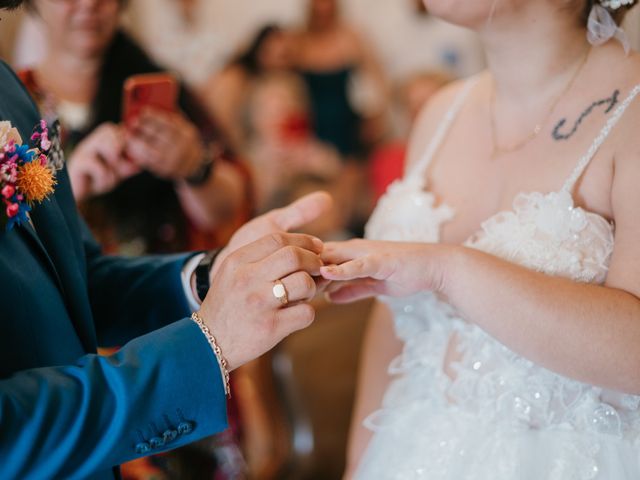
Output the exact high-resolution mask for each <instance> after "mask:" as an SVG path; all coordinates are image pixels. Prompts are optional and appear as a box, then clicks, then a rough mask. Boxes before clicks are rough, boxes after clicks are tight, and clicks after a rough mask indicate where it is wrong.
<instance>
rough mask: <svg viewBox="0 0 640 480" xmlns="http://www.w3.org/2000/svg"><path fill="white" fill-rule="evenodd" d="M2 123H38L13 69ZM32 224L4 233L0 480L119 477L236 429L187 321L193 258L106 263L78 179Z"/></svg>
mask: <svg viewBox="0 0 640 480" xmlns="http://www.w3.org/2000/svg"><path fill="white" fill-rule="evenodd" d="M0 120H9V121H11V123H12V124H13V126H15V127H16V128H18V130H19V131H20V134H21V136H22V138H23V141H28V138H29V135H30V133H31V131H32V128H33V127H34V126H35V125H36V123H37V122H38V120H39V117H38V113H37V111H36V108H35V106H34V105H33V102H32V101H31V99H30V98H29V96H28V94H27V93H26V92H25V90H24V89H23V87H22V85H21V84H20V83H19V81H18V80H17V79H16V77H15V76H14V74H13V72H11V70H10V69H9V68H8V67H7V66H6V65H5V64H3V63H1V62H0ZM1 213H2V214H4V212H1ZM31 218H32V221H33V225H34V226H35V229H34V228H33V227H32V226H31V225H24V226H20V227H17V228H14V229H13V230H11V231H9V232H5V231H4V230H3V231H0V478H2V479H3V480H8V479H38V480H41V479H48V478H56V479H60V478H64V479H80V478H96V479H102V478H111V479H113V478H114V475H115V476H118V469H117V465H118V464H120V463H122V462H125V461H128V460H131V459H134V458H137V457H140V456H144V455H148V454H151V453H156V452H160V451H163V450H168V449H172V448H175V447H178V446H180V445H183V444H185V443H189V442H192V441H194V440H197V439H199V438H201V437H204V436H207V435H211V434H212V433H215V432H217V431H220V430H223V429H224V428H226V402H225V396H224V389H223V384H222V380H221V375H220V371H219V368H218V365H217V362H216V359H215V356H214V355H213V352H212V350H211V348H210V347H209V345H208V343H207V341H206V339H205V338H204V336H203V335H202V333H201V332H200V330H199V328H198V326H197V325H195V323H194V322H192V321H191V320H190V319H188V318H185V317H188V315H189V311H188V306H187V301H186V298H185V296H184V292H183V289H182V285H181V282H180V271H181V268H182V266H183V264H184V261H185V258H186V257H185V256H172V257H146V258H140V259H124V258H117V257H109V256H104V255H102V254H101V252H100V249H99V248H98V246H97V245H96V243H95V242H94V241H93V239H92V238H91V235H90V234H89V233H88V230H87V228H86V226H85V225H84V224H83V222H82V221H81V219H80V218H79V217H78V214H77V211H76V207H75V203H74V199H73V196H72V193H71V188H70V184H69V179H68V176H67V173H66V170H63V171H60V172H58V185H57V187H56V193H55V195H54V196H53V197H52V198H51V199H50V200H47V201H45V202H44V203H43V204H41V205H38V206H36V207H35V208H34V209H33V211H32V214H31ZM97 345H100V346H110V345H124V347H123V348H122V349H121V350H120V351H119V352H118V353H117V354H115V355H113V356H111V357H102V356H98V355H96V354H95V352H96V346H97Z"/></svg>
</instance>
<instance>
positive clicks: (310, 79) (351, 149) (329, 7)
mask: <svg viewBox="0 0 640 480" xmlns="http://www.w3.org/2000/svg"><path fill="white" fill-rule="evenodd" d="M295 45H296V50H295V65H296V67H297V68H298V69H299V70H300V72H301V73H302V75H303V77H304V79H305V81H306V82H307V86H308V88H309V93H310V96H311V107H312V113H313V118H312V121H313V125H314V129H315V132H316V134H317V135H318V138H320V140H322V141H324V142H327V143H329V144H331V145H333V146H334V147H335V148H337V149H338V151H339V152H340V153H341V154H342V155H343V156H344V158H345V159H349V158H352V157H358V156H361V155H362V153H363V149H364V147H365V146H367V144H368V143H370V142H371V140H372V138H364V136H363V132H364V131H365V130H368V131H377V130H380V128H381V127H379V128H371V125H373V124H383V123H384V122H383V121H382V120H383V118H384V112H385V109H386V96H387V84H386V79H385V75H384V72H383V70H382V68H381V66H380V64H379V63H378V60H377V58H376V55H375V53H374V52H373V51H372V49H371V48H370V46H369V45H368V44H367V42H366V40H365V39H364V38H362V36H361V35H360V34H359V33H358V32H356V30H355V29H354V28H352V27H351V26H350V25H349V24H347V23H346V22H345V21H344V20H342V19H341V17H340V12H339V4H338V1H337V0H309V2H308V20H307V25H306V28H305V29H304V30H302V31H301V32H298V33H297V35H296V37H295ZM355 78H359V79H361V80H364V82H361V84H360V85H359V87H360V88H358V89H357V92H358V93H359V94H360V97H364V96H365V95H363V93H364V91H365V90H367V91H369V92H371V93H370V94H368V95H366V97H367V98H366V100H364V99H363V100H362V101H361V102H360V108H356V105H355V104H354V99H355V98H354V95H351V90H350V88H349V85H350V84H351V83H352V82H353V81H354V79H355ZM365 86H368V87H367V88H365ZM363 117H365V119H367V120H368V121H369V123H370V125H369V126H368V128H365V125H364V124H363ZM374 136H376V135H374Z"/></svg>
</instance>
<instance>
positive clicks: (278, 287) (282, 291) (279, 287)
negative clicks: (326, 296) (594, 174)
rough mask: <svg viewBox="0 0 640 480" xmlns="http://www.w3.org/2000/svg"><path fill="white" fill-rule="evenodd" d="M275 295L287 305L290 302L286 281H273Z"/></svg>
mask: <svg viewBox="0 0 640 480" xmlns="http://www.w3.org/2000/svg"><path fill="white" fill-rule="evenodd" d="M273 296H274V297H276V298H277V299H278V300H280V303H281V304H282V305H284V306H287V305H288V304H289V295H288V294H287V289H286V288H285V287H284V283H282V282H281V281H280V280H276V281H275V282H273Z"/></svg>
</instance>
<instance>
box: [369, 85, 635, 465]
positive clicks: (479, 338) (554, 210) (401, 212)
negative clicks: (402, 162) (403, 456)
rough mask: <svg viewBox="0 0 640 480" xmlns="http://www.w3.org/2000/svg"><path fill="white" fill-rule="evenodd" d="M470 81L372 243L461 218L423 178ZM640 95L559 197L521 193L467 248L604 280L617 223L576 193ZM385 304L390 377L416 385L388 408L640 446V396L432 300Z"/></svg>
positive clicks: (380, 218)
mask: <svg viewBox="0 0 640 480" xmlns="http://www.w3.org/2000/svg"><path fill="white" fill-rule="evenodd" d="M474 83H475V81H474V80H470V81H468V82H467V84H466V85H465V86H464V87H463V89H462V91H461V93H460V94H459V96H458V98H457V99H456V100H455V102H454V104H453V106H452V107H451V110H450V111H449V112H448V113H447V116H446V117H445V119H444V121H443V122H442V123H441V125H440V128H439V129H438V131H437V132H436V134H435V136H434V139H433V141H432V143H431V144H430V146H429V148H428V150H427V152H426V154H425V156H424V157H423V158H422V159H421V161H420V162H418V163H417V165H416V166H415V168H413V169H412V170H410V171H409V172H408V173H407V175H406V176H405V178H403V179H402V180H399V181H397V182H395V183H394V184H393V185H392V186H391V187H390V188H389V190H388V191H387V193H386V194H385V195H384V196H383V197H382V198H381V200H380V202H379V204H378V206H377V208H376V210H375V212H374V214H373V215H372V217H371V219H370V221H369V224H368V225H367V230H366V233H367V237H368V238H372V239H379V240H394V241H423V242H437V241H438V240H439V236H440V229H441V225H442V224H443V223H444V222H447V221H449V220H451V219H452V218H453V216H454V214H455V212H454V210H453V209H452V208H451V207H449V206H447V205H446V204H441V205H436V201H435V197H434V195H433V194H432V193H430V192H429V191H428V190H427V189H426V185H425V180H424V179H425V171H426V169H427V166H428V164H429V163H430V161H431V158H432V157H433V156H434V154H435V152H436V151H437V149H438V147H439V145H440V143H441V142H442V141H443V139H444V137H445V135H446V133H447V131H448V129H449V127H450V125H451V123H452V122H453V120H454V118H455V116H456V114H457V112H458V110H459V109H460V106H461V105H462V103H463V101H464V99H465V97H466V96H467V94H468V92H469V91H470V89H471V88H472V87H473V85H474ZM639 92H640V85H638V86H636V87H635V88H634V89H633V90H632V91H631V92H630V94H629V95H628V97H627V98H626V99H625V101H624V102H623V103H622V104H620V105H619V106H618V108H617V109H616V110H615V112H614V113H613V114H611V116H610V117H609V119H608V121H607V122H606V124H605V125H604V127H603V128H602V130H601V132H600V134H599V135H598V137H597V138H596V139H595V140H594V142H593V144H592V145H591V148H590V149H589V151H588V152H587V153H586V154H585V155H584V156H583V157H582V158H581V159H580V161H579V162H578V165H577V166H576V169H575V170H574V172H573V173H572V174H571V176H570V177H569V178H568V179H567V181H566V182H565V183H564V185H563V187H562V189H561V190H559V191H557V192H551V193H546V194H545V193H539V192H532V193H520V194H519V195H517V196H516V198H515V200H514V202H513V207H512V209H511V210H508V211H503V212H499V213H497V214H495V215H493V216H492V217H491V218H489V219H488V220H486V221H485V222H484V223H483V224H482V227H481V229H480V230H479V231H478V232H476V233H475V234H474V235H472V236H471V237H470V238H469V239H467V240H466V242H465V243H464V244H465V245H466V246H468V247H470V248H475V249H478V250H482V251H484V252H487V253H490V254H493V255H496V256H498V257H500V258H503V259H505V260H508V261H511V262H514V263H517V264H519V265H522V266H525V267H527V268H530V269H534V270H537V271H540V272H544V273H546V274H549V275H559V276H563V277H566V278H570V279H572V280H575V281H579V282H592V283H598V284H599V283H602V282H604V280H605V278H606V275H607V271H608V266H609V261H610V258H611V254H612V251H613V244H614V225H613V224H612V223H610V222H608V221H607V220H606V219H604V218H603V217H602V216H600V215H598V214H595V213H593V212H589V211H587V210H585V209H583V208H580V207H577V206H576V205H575V204H574V200H573V197H572V191H573V189H574V187H575V184H576V182H577V180H578V179H579V178H580V176H581V175H582V173H583V172H584V170H585V169H586V167H587V166H588V164H589V162H590V161H591V159H592V158H593V156H594V155H595V153H596V152H597V150H598V148H599V147H600V146H601V145H602V143H603V142H604V140H605V139H606V138H607V135H608V134H609V132H610V131H611V130H612V129H613V127H614V126H615V124H616V123H617V122H618V120H619V119H620V118H621V117H622V115H623V113H624V111H625V110H626V108H627V107H628V105H629V104H630V103H631V102H632V101H633V99H634V98H635V96H636V95H637V94H638V93H639ZM383 300H384V301H385V302H387V303H388V304H389V306H390V307H391V309H392V311H393V313H394V317H395V327H396V333H397V335H398V336H399V338H400V339H402V340H403V341H404V342H405V348H404V351H403V353H402V355H401V356H400V357H399V358H397V359H396V360H395V361H394V362H393V363H392V365H391V372H392V373H395V374H403V375H404V376H407V377H413V378H414V380H415V381H411V382H403V383H402V387H401V388H399V387H396V388H395V390H394V388H393V387H392V388H391V390H390V391H389V392H388V394H387V397H386V400H385V405H386V406H387V407H389V406H396V407H397V406H398V405H404V406H406V407H409V406H410V405H411V404H414V403H416V402H432V403H433V402H435V403H446V404H452V405H455V406H456V408H461V409H465V410H467V411H472V412H474V413H475V414H477V416H478V418H479V419H480V421H487V422H494V423H495V422H499V423H500V422H501V423H507V424H511V425H513V427H514V428H525V429H530V428H535V429H543V428H560V429H573V430H579V431H587V432H593V433H605V434H611V435H617V436H620V437H626V438H629V437H631V438H632V439H633V441H634V442H638V445H640V413H639V410H638V407H639V405H640V397H638V396H632V395H624V394H621V393H616V392H611V391H606V390H603V389H601V388H598V387H595V386H592V385H587V384H583V383H580V382H577V381H574V380H571V379H569V378H566V377H563V376H561V375H558V374H556V373H554V372H551V371H549V370H547V369H545V368H542V367H541V366H539V365H536V364H535V363H533V362H531V361H529V360H527V359H526V358H523V357H521V356H519V355H517V354H516V353H514V352H512V351H511V350H510V349H509V348H507V347H506V346H504V345H502V344H500V343H499V342H498V341H497V340H495V339H494V338H493V337H491V336H489V335H488V334H486V333H485V332H484V331H483V330H481V329H480V328H479V327H477V326H476V325H474V324H471V323H468V322H466V321H465V319H463V318H461V317H460V316H459V315H458V314H457V312H456V311H455V310H454V309H453V308H452V307H451V306H450V305H448V304H446V303H445V302H443V301H442V300H441V299H439V298H438V297H437V296H436V295H435V294H433V293H422V294H418V295H415V296H413V297H411V298H409V299H383ZM603 321H606V320H605V319H603ZM451 345H455V348H457V351H458V353H459V360H457V361H455V362H454V363H453V364H452V365H449V367H450V369H452V370H453V371H454V372H455V375H453V376H450V375H447V374H445V373H444V370H443V367H444V365H443V362H444V359H445V355H446V353H447V349H448V348H450V346H451ZM407 410H410V408H408V409H407V408H395V409H392V408H387V409H383V410H381V411H379V412H378V413H376V414H375V415H373V416H372V417H371V418H370V419H369V420H368V424H369V426H370V427H372V428H374V429H375V428H376V427H377V426H380V425H381V424H384V423H386V422H390V421H393V417H394V416H398V415H403V411H407ZM588 478H591V477H588Z"/></svg>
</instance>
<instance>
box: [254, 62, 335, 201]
mask: <svg viewBox="0 0 640 480" xmlns="http://www.w3.org/2000/svg"><path fill="white" fill-rule="evenodd" d="M246 116H247V119H248V124H249V125H248V127H249V128H248V131H249V133H250V138H249V140H248V145H249V148H248V155H247V157H248V158H249V160H250V163H251V166H252V169H253V176H254V178H255V179H256V182H255V198H256V204H257V208H258V211H265V210H266V209H267V208H268V207H272V208H273V207H276V206H282V205H276V204H275V203H274V201H273V195H274V194H275V192H277V191H280V190H281V189H282V188H283V187H284V186H286V185H288V184H289V183H290V182H291V181H292V179H293V178H295V177H297V176H299V175H301V174H313V175H316V176H322V177H325V178H330V179H336V181H337V180H338V178H339V174H340V171H341V163H340V160H339V157H338V154H337V153H336V151H335V150H334V149H333V148H331V147H330V146H328V145H327V144H324V143H322V142H320V141H318V139H317V138H316V137H315V135H314V134H313V132H312V130H311V125H310V118H309V105H308V98H307V92H306V89H305V85H304V82H303V81H302V80H301V79H300V78H299V77H298V76H297V75H295V74H293V73H273V74H268V75H265V76H263V77H262V78H260V79H259V80H258V82H257V84H256V86H255V88H254V90H253V92H252V95H251V98H250V100H249V105H248V111H247V115H246Z"/></svg>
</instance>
